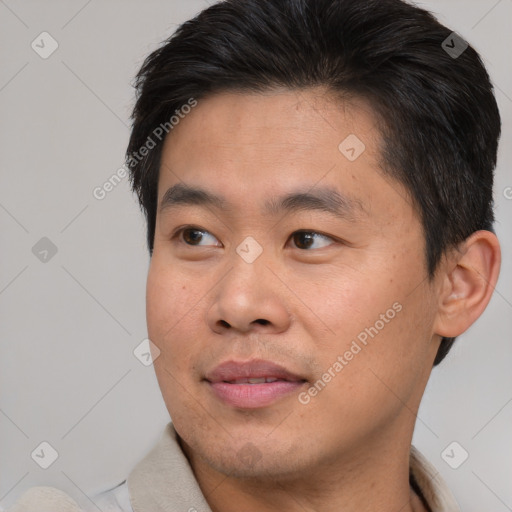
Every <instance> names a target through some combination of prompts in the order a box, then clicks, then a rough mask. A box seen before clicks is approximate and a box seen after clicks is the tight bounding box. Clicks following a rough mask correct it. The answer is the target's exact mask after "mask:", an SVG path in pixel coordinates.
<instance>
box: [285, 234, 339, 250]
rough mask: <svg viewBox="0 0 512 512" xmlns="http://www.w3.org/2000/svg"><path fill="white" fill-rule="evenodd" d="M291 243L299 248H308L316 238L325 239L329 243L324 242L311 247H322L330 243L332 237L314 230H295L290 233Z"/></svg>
mask: <svg viewBox="0 0 512 512" xmlns="http://www.w3.org/2000/svg"><path fill="white" fill-rule="evenodd" d="M292 239H293V243H294V244H295V245H296V247H298V248H299V249H310V248H311V246H312V245H313V244H314V243H315V241H316V240H321V239H323V240H327V241H329V243H324V244H323V245H320V247H313V249H323V248H324V247H327V246H328V245H330V243H331V242H332V241H333V239H332V238H331V237H329V236H326V235H322V234H321V233H317V232H316V231H297V232H295V233H293V235H292Z"/></svg>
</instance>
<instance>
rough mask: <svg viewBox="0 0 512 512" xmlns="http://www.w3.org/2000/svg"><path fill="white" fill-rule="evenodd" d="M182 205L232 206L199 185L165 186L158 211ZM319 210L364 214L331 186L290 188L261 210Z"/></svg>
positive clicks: (352, 216) (344, 216)
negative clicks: (286, 192) (301, 188)
mask: <svg viewBox="0 0 512 512" xmlns="http://www.w3.org/2000/svg"><path fill="white" fill-rule="evenodd" d="M180 205H183V206H192V205H195V206H211V207H213V208H215V209H217V210H230V209H232V205H231V204H230V203H229V202H228V201H227V200H226V199H225V198H223V197H221V196H219V195H217V194H214V193H212V192H209V191H206V190H204V189H202V188H200V187H192V186H189V185H185V184H183V183H177V184H175V185H173V186H171V187H169V188H168V189H167V190H166V192H165V194H164V195H163V197H162V200H161V202H160V206H159V211H160V213H163V212H164V211H167V210H170V209H174V208H177V207H179V206H180ZM310 210H319V211H324V212H327V213H330V214H332V215H334V216H336V217H340V218H342V219H344V220H347V219H348V220H356V219H357V217H358V214H360V213H366V210H365V209H364V208H363V205H362V204H361V202H360V201H359V200H356V199H353V198H349V197H347V196H346V195H343V194H340V193H339V192H338V191H337V190H335V189H334V188H331V187H326V186H319V187H314V188H311V189H309V190H307V191H301V190H298V191H294V192H290V193H288V194H285V195H283V196H281V197H277V198H270V199H268V200H267V201H265V205H264V210H263V213H265V214H268V215H278V214H279V213H281V212H286V213H292V212H298V211H310Z"/></svg>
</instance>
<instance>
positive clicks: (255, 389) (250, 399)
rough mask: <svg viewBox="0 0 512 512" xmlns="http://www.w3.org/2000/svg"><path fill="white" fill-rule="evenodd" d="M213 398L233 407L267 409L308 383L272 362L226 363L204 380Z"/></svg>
mask: <svg viewBox="0 0 512 512" xmlns="http://www.w3.org/2000/svg"><path fill="white" fill-rule="evenodd" d="M205 379H206V381H207V383H208V384H209V386H210V387H211V389H212V391H213V392H214V394H215V395H216V396H217V397H218V398H220V399H221V400H222V401H223V402H225V403H226V404H228V405H231V406H233V407H239V408H244V409H256V408H259V407H265V406H267V405H270V404H271V403H272V402H274V401H276V400H278V399H279V398H282V397H284V396H286V395H288V394H290V393H292V392H294V391H296V390H298V389H299V388H300V387H302V386H303V385H304V383H305V379H303V378H302V377H299V376H298V375H295V374H293V373H290V372H289V371H287V370H286V369H284V368H283V367H282V366H279V365H276V364H274V363H272V362H270V361H263V360H256V359H255V360H252V361H248V362H245V363H237V362H235V361H227V362H225V363H222V364H221V365H219V366H217V367H216V368H215V369H214V370H213V371H212V372H210V373H208V374H207V375H206V376H205Z"/></svg>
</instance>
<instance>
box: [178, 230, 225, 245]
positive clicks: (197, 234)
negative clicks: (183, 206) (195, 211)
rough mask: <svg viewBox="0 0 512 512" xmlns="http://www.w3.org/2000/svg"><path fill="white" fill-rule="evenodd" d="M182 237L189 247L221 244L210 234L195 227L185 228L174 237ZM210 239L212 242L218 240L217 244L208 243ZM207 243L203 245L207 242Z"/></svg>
mask: <svg viewBox="0 0 512 512" xmlns="http://www.w3.org/2000/svg"><path fill="white" fill-rule="evenodd" d="M180 235H181V239H182V240H183V242H184V243H185V244H187V245H194V246H208V245H216V246H219V244H220V242H219V241H218V240H217V239H216V238H215V237H214V236H213V235H212V234H211V233H210V232H209V231H206V230H205V229H199V228H195V227H185V228H181V229H180V230H178V231H177V232H176V233H175V235H174V237H179V236H180ZM208 238H210V240H213V241H215V240H217V242H218V243H217V244H216V243H208ZM205 241H206V243H201V242H205Z"/></svg>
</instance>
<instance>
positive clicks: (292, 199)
mask: <svg viewBox="0 0 512 512" xmlns="http://www.w3.org/2000/svg"><path fill="white" fill-rule="evenodd" d="M137 90H138V99H137V103H136V106H135V109H134V114H133V119H134V124H133V130H132V135H131V140H130V143H129V147H128V151H127V165H128V166H129V167H130V170H131V178H132V184H133V188H134V190H135V191H136V192H137V194H138V197H139V199H140V203H141V206H142V208H143V210H144V212H145V214H146V217H147V223H148V246H149V250H150V253H151V263H150V268H149V274H148V281H147V322H148V334H149V339H150V340H151V342H152V344H151V349H152V354H153V358H154V366H155V371H156V375H157V378H158V382H159V385H160V388H161V391H162V395H163V398H164V401H165V404H166V406H167V409H168V411H169V414H170V416H171V419H172V423H170V424H169V425H168V426H167V428H166V430H165V432H164V433H163V435H162V438H161V440H160V442H159V443H158V445H157V446H156V447H155V448H154V450H153V451H152V452H151V453H150V454H149V455H148V456H147V457H146V458H145V459H144V460H143V461H141V462H140V463H139V464H138V465H137V466H136V467H135V468H134V470H133V472H132V473H131V474H130V475H129V477H128V479H127V481H125V482H123V483H122V484H120V485H119V486H118V487H116V488H115V489H113V490H110V491H108V492H106V493H104V494H103V495H101V496H98V497H96V499H95V500H94V501H95V505H94V506H92V507H91V510H97V508H98V507H99V508H100V509H101V510H105V511H106V510H118V511H119V510H123V511H134V512H143V511H151V512H160V511H164V510H165V511H178V510H180V511H186V510H188V511H189V512H191V511H218V512H231V511H235V510H237V511H238V510H245V511H258V512H260V511H269V512H270V511H281V510H286V511H296V510H297V511H304V510H307V511H335V510H336V511H338V510H343V511H344V512H353V511H354V512H355V511H358V512H361V511H363V510H368V511H370V510H372V511H373V510H379V511H381V512H388V511H389V512H391V511H399V510H400V511H403V512H410V511H432V512H439V511H450V512H451V511H455V510H459V509H458V506H457V504H456V502H455V500H454V498H453V496H452V495H451V494H450V491H449V490H448V489H447V488H446V485H445V484H444V483H443V482H442V481H441V479H440V477H439V475H438V474H437V472H436V471H435V470H434V469H433V467H432V466H430V464H429V463H428V462H427V461H426V460H425V459H424V458H423V457H422V456H421V454H419V453H418V452H417V450H415V449H414V448H412V447H411V439H412V434H413V430H414V423H415V419H416V414H417V411H418V408H419V404H420V401H421V397H422V395H423V392H424V390H425V386H426V384H427V381H428V378H429V376H430V373H431V370H432V367H433V366H434V365H436V364H438V363H439V362H440V361H441V360H442V359H443V358H444V357H445V356H446V354H447V352H448V350H449V349H450V347H451V345H452V344H453V342H454V339H455V338H456V337H457V336H458V335H460V334H461V333H463V332H464V331H465V330H466V329H467V328H468V327H469V326H470V325H471V324H472V323H473V322H474V321H475V320H476V319H477V318H478V317H479V316H480V314H481V313H482V312H483V311H484V309H485V307H486V306H487V304H488V302H489V299H490V297H491V294H492V291H493V288H494V286H495V284H496V281H497V278H498V273H499V266H500V250H499V244H498V241H497V239H496V236H495V235H494V233H493V231H492V223H493V212H492V183H493V169H494V167H495V165H496V152H497V144H498V138H499V134H500V118H499V113H498V109H497V106H496V102H495V99H494V96H493V92H492V86H491V84H490V82H489V78H488V75H487V73H486V71H485V69H484V67H483V65H482V62H481V60H480V58H479V57H478V55H477V53H476V52H475V51H474V49H472V48H471V47H470V46H468V45H467V43H466V42H465V41H463V40H462V39H461V38H460V36H458V35H457V34H454V33H452V31H451V30H449V29H447V28H445V27H443V26H442V25H441V24H439V23H438V22H437V21H436V20H435V19H434V18H433V17H432V16H431V15H430V14H429V13H427V12H425V11H424V10H422V9H419V8H417V7H414V6H412V5H409V4H407V3H404V2H402V1H400V0H368V1H361V0H244V1H240V0H228V1H226V2H222V3H218V4H214V5H213V6H211V7H209V8H208V9H206V10H205V11H203V12H202V13H201V14H199V15H198V16H197V17H196V18H195V19H193V20H191V21H189V22H187V23H185V24H184V25H182V26H181V27H180V28H179V29H178V30H177V32H176V33H175V34H174V35H173V36H172V37H171V38H170V39H169V40H168V41H167V42H166V43H165V44H164V45H163V46H162V47H161V48H160V49H158V50H157V51H155V52H154V53H153V54H151V55H150V56H149V57H148V58H147V60H146V61H145V63H144V65H143V67H142V69H141V71H140V72H139V75H138V79H137ZM36 499H37V498H36ZM69 506H70V507H72V505H69ZM70 510H71V508H70Z"/></svg>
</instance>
